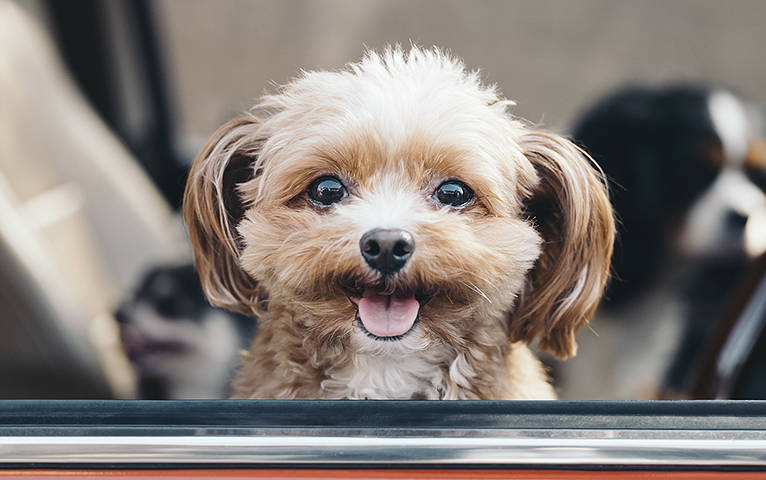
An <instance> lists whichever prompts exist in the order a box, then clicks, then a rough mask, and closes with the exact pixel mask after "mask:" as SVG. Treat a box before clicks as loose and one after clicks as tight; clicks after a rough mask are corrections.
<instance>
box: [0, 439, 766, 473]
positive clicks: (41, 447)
mask: <svg viewBox="0 0 766 480" xmlns="http://www.w3.org/2000/svg"><path fill="white" fill-rule="evenodd" d="M530 433H531V432H530ZM604 433H605V432H599V434H598V435H594V436H593V437H594V438H583V437H587V436H586V435H583V432H580V433H579V437H578V438H567V437H566V435H558V434H557V433H556V431H551V432H537V434H536V435H535V436H534V437H530V438H523V437H518V436H516V437H513V438H507V437H497V436H495V437H483V438H467V437H458V438H455V437H435V436H423V437H412V436H406V437H385V438H374V437H358V436H178V437H163V436H104V437H98V436H61V437H52V436H44V437H41V436H28V437H26V436H16V437H0V463H2V464H5V465H8V464H37V465H40V464H61V463H66V464H70V465H75V464H105V463H108V464H128V465H129V464H165V465H168V464H171V465H172V464H198V465H199V464H241V465H258V464H270V465H277V464H279V465H307V464H313V465H317V464H318V465H332V464H362V463H364V464H373V465H374V464H387V465H396V464H398V465H414V464H422V465H488V464H494V465H537V466H566V465H572V466H576V465H613V466H614V465H623V466H722V467H735V466H761V467H762V466H764V465H766V435H764V434H763V433H762V432H759V433H757V434H753V433H754V432H746V433H749V434H746V435H743V432H715V433H714V434H709V435H684V434H683V432H678V431H672V432H670V433H669V434H668V435H665V438H620V436H619V435H616V437H615V438H608V437H609V435H606V436H604ZM687 433H689V432H687ZM707 433H710V432H707ZM695 437H696V438H695ZM700 437H705V438H700Z"/></svg>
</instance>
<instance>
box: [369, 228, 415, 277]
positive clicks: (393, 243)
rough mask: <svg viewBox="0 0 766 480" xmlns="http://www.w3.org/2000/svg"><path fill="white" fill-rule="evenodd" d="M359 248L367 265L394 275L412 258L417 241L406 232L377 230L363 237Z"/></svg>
mask: <svg viewBox="0 0 766 480" xmlns="http://www.w3.org/2000/svg"><path fill="white" fill-rule="evenodd" d="M359 248H360V249H361V250H362V256H363V257H364V259H365V260H366V261H367V265H369V266H371V267H372V268H374V269H375V270H378V271H379V272H382V273H394V272H398V271H399V270H401V269H402V267H403V266H404V265H405V264H406V263H407V260H409V259H410V257H411V256H412V252H413V251H414V250H415V240H414V239H413V238H412V235H410V233H409V232H407V231H404V230H399V229H383V228H376V229H374V230H370V231H369V232H367V233H365V234H364V235H362V239H361V240H359Z"/></svg>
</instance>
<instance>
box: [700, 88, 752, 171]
mask: <svg viewBox="0 0 766 480" xmlns="http://www.w3.org/2000/svg"><path fill="white" fill-rule="evenodd" d="M708 112H709V113H710V119H711V120H712V122H713V126H714V127H715V130H716V133H717V134H718V137H719V138H720V139H721V143H722V144H723V150H724V153H725V154H726V162H727V163H728V164H729V165H737V166H739V165H742V163H743V162H744V160H745V154H746V152H747V147H748V144H749V143H750V137H751V134H752V132H750V121H749V119H748V114H747V111H746V110H745V107H744V105H742V102H740V101H739V99H737V97H735V96H734V95H732V94H731V93H729V92H727V91H726V90H718V91H717V92H715V93H713V94H712V95H711V96H710V98H709V99H708Z"/></svg>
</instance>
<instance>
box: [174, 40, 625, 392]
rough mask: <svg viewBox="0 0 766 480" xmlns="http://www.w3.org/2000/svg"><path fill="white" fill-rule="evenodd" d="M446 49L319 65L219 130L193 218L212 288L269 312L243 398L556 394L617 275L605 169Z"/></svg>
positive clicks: (190, 194) (199, 180)
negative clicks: (555, 385)
mask: <svg viewBox="0 0 766 480" xmlns="http://www.w3.org/2000/svg"><path fill="white" fill-rule="evenodd" d="M512 104H513V102H511V101H509V100H505V99H503V98H502V97H501V96H500V95H499V94H498V92H497V91H496V89H495V87H494V86H484V85H482V84H481V83H480V79H479V76H478V74H477V72H468V71H466V69H465V67H464V66H463V64H462V63H461V62H460V61H459V60H456V59H454V58H453V57H451V56H450V55H448V54H445V53H443V52H440V51H438V50H435V49H434V50H425V49H421V48H418V47H413V48H411V49H410V50H409V51H404V50H402V49H400V48H398V47H395V48H389V49H387V50H385V51H384V52H383V53H381V54H378V53H374V52H369V53H367V54H366V55H365V57H364V58H363V59H362V60H361V61H360V62H358V63H353V64H350V65H348V66H347V67H346V68H345V69H343V70H341V71H336V72H328V71H319V72H305V73H303V74H302V75H301V76H300V77H299V78H297V79H295V80H293V81H291V82H290V83H288V84H287V85H285V86H284V87H282V88H281V89H280V90H279V91H278V92H277V93H275V94H273V95H267V96H265V97H263V98H262V99H261V101H260V103H259V104H258V105H257V106H256V107H255V108H254V109H253V111H252V113H251V114H249V115H246V116H244V117H243V118H238V119H235V120H232V121H230V122H228V123H227V124H225V125H223V126H222V127H221V128H219V129H218V131H217V132H216V133H214V134H213V136H212V138H211V139H210V140H209V142H208V144H207V145H206V146H205V147H204V148H203V150H202V152H201V153H200V154H199V156H198V157H197V159H196V160H195V162H194V166H193V168H192V171H191V173H190V175H189V180H188V184H187V188H186V195H185V201H184V217H185V220H186V223H187V225H188V229H189V234H190V237H191V241H192V244H193V248H194V255H195V261H196V266H197V269H198V271H199V274H200V278H201V280H202V283H203V287H204V289H205V292H206V295H207V296H208V298H209V299H210V301H211V302H212V303H213V304H215V305H219V306H222V307H225V308H228V309H231V310H233V311H236V312H240V313H245V314H248V315H257V316H258V317H259V322H260V323H259V333H258V335H257V337H256V340H255V342H254V344H253V346H252V348H251V349H250V351H249V352H248V353H247V354H246V355H245V357H244V359H243V363H242V366H241V369H240V371H239V374H238V376H237V378H236V379H235V381H234V391H235V396H236V397H239V398H329V399H341V398H361V399H373V398H375V399H550V398H555V393H554V391H553V389H552V387H551V386H550V384H549V381H548V379H547V376H546V374H545V372H544V369H543V368H542V365H541V363H540V362H539V360H537V358H536V357H535V356H534V354H533V353H532V352H531V351H530V349H529V347H528V346H527V344H528V343H530V342H533V341H535V340H537V342H538V343H537V344H538V346H539V348H541V349H543V350H547V351H550V352H551V353H552V354H554V355H555V356H557V357H567V356H570V355H573V354H574V353H575V352H576V344H575V339H574V335H575V332H576V331H577V329H578V328H579V327H580V326H582V325H583V324H585V323H586V322H587V321H588V319H589V318H590V316H591V315H592V314H593V311H594V310H595V308H596V305H597V303H598V301H599V299H600V297H601V294H602V291H603V288H604V285H605V283H606V281H607V278H608V272H609V262H610V257H611V252H612V242H613V237H614V221H613V217H612V210H611V207H610V204H609V198H608V196H607V191H606V186H605V182H604V180H603V179H602V176H601V175H600V173H599V172H598V171H597V170H596V169H594V167H593V166H592V164H591V162H590V160H589V158H587V156H586V155H584V154H583V152H581V151H580V150H579V149H578V148H577V147H576V146H575V145H573V144H572V143H570V142H569V141H568V140H566V139H564V138H563V137H560V136H557V135H553V134H550V133H544V132H541V131H536V130H534V129H531V128H530V127H528V126H527V125H526V124H524V123H523V122H521V121H519V120H516V119H513V118H512V117H511V116H510V115H509V114H508V113H507V108H508V107H509V106H510V105H512Z"/></svg>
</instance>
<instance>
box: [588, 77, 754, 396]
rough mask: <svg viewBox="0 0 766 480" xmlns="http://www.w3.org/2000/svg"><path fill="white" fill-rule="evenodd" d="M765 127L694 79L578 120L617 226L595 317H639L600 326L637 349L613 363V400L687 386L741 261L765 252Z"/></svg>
mask: <svg viewBox="0 0 766 480" xmlns="http://www.w3.org/2000/svg"><path fill="white" fill-rule="evenodd" d="M763 131H764V116H763V113H762V111H761V110H760V109H759V108H757V107H755V106H753V105H751V104H749V103H748V102H746V101H744V100H743V99H742V98H740V97H739V96H737V95H735V94H734V93H732V92H730V91H728V90H724V89H717V88H710V87H705V86H700V85H689V84H687V85H675V86H668V87H629V88H625V89H622V90H619V91H617V92H615V93H612V94H610V95H608V96H606V97H605V98H603V99H602V100H600V101H598V102H597V103H596V104H595V105H594V106H592V107H591V108H589V109H588V110H587V111H586V112H585V113H584V115H583V116H582V117H581V118H580V119H579V121H578V122H577V123H576V125H575V128H574V129H573V137H574V140H575V142H577V143H578V144H579V145H580V146H582V147H583V148H584V149H585V150H586V151H587V152H588V153H590V154H591V155H592V157H593V158H594V159H595V161H596V162H597V163H598V164H599V165H600V166H601V167H602V169H603V170H604V172H605V174H606V175H607V177H608V178H609V179H610V183H611V185H610V187H611V192H610V196H611V200H612V203H613V205H614V207H615V210H616V212H617V216H618V222H619V226H618V230H619V235H618V239H617V242H616V244H615V252H614V257H613V274H614V279H613V281H612V283H611V285H610V287H609V289H608V291H607V294H606V297H605V300H604V302H603V307H602V309H601V313H602V315H601V317H602V319H603V317H604V316H607V317H614V318H615V320H617V321H619V320H621V319H626V318H629V317H634V318H635V319H636V320H638V321H637V322H632V323H633V324H632V325H629V324H628V323H630V321H626V322H623V324H622V325H621V326H619V327H614V325H605V323H604V322H603V321H602V322H601V324H600V325H599V322H598V320H597V321H596V329H597V330H605V331H607V332H609V331H610V329H613V328H623V329H625V330H628V331H632V333H630V334H628V335H626V338H627V339H628V340H625V342H626V344H625V345H623V346H617V347H615V352H614V353H615V355H616V356H621V355H623V354H624V352H626V351H627V352H630V351H632V352H633V353H632V354H631V353H627V354H626V356H627V357H628V358H626V361H625V362H624V369H622V370H621V367H620V365H619V362H618V364H616V365H615V367H614V368H615V369H616V370H615V371H614V372H613V373H612V375H613V377H614V378H613V382H612V384H613V387H614V391H613V392H611V393H612V394H613V398H629V397H635V396H643V397H651V396H654V395H657V394H660V393H659V392H661V391H663V390H664V391H666V392H673V393H674V394H675V393H680V394H683V393H684V392H685V391H686V388H687V383H688V382H689V380H690V379H689V374H690V372H691V371H692V368H693V367H692V366H693V364H694V361H695V356H696V353H697V352H698V349H699V348H700V347H702V345H703V343H704V342H705V341H706V337H707V335H708V334H709V333H710V330H711V329H712V328H713V326H714V322H715V321H716V320H717V319H718V317H719V316H720V314H721V313H722V309H723V308H724V306H725V304H726V301H727V299H728V296H729V295H730V294H731V293H732V288H733V287H735V286H736V285H737V282H738V280H739V278H740V276H741V275H742V273H743V269H744V268H745V266H746V264H747V261H748V258H749V257H752V256H755V255H757V254H759V253H761V252H762V251H763V239H764V234H763V228H761V225H763V219H764V218H766V216H765V215H764V214H765V213H766V195H764V187H766V181H764V179H766V176H765V175H764V172H766V169H765V168H764V167H765V166H766V147H764V143H763V140H762V138H763ZM653 322H656V323H657V325H654V326H653ZM674 322H675V323H674ZM599 326H600V327H601V328H599ZM647 330H651V331H647ZM599 333H600V332H599ZM623 335H624V333H623ZM602 340H603V339H602ZM616 342H617V343H618V345H619V342H620V341H619V340H616ZM627 342H630V344H628V343H627ZM679 342H680V344H681V345H680V347H678V343H679ZM600 344H601V345H604V342H603V341H602V342H600ZM593 350H594V347H592V346H591V347H588V348H583V350H582V351H583V352H584V355H586V356H587V355H588V352H591V351H593ZM631 356H632V357H633V358H630V357H631ZM581 360H582V359H581ZM596 363H598V362H596ZM634 368H635V369H637V370H638V371H639V374H637V375H636V374H634V373H632V371H631V370H630V369H634ZM641 368H644V371H643V377H642V374H641V373H640V372H641ZM652 376H657V377H660V378H655V379H652V378H651V377H652ZM663 376H664V377H665V378H664V379H663V378H662V377H663ZM628 377H632V378H628ZM655 381H656V383H655V384H652V383H653V382H655ZM640 383H643V384H640ZM663 384H664V385H663ZM607 395H610V394H607Z"/></svg>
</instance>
